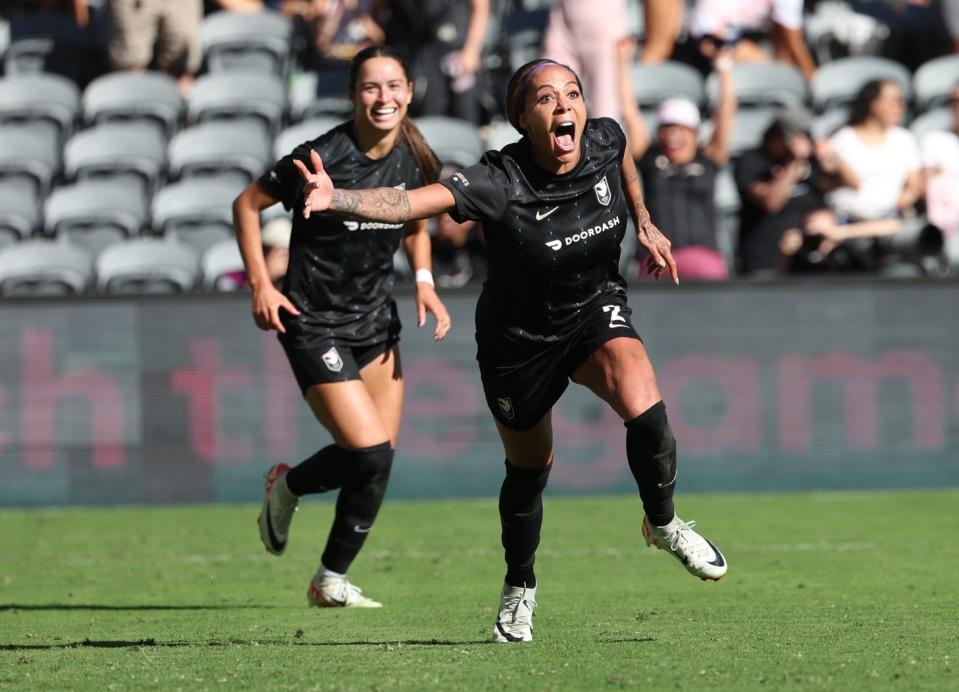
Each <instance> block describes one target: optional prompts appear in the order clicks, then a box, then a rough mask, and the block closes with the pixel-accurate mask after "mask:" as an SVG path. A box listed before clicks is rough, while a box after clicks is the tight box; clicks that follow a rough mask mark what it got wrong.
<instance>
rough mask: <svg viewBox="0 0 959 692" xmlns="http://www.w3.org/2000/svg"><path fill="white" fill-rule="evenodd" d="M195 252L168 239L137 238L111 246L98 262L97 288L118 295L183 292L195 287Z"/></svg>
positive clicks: (197, 269)
mask: <svg viewBox="0 0 959 692" xmlns="http://www.w3.org/2000/svg"><path fill="white" fill-rule="evenodd" d="M199 268H200V263H199V260H198V258H197V254H196V251H195V250H194V249H193V248H191V247H190V246H188V245H184V244H183V243H179V242H176V241H175V240H172V239H169V238H162V239H161V238H134V239H132V240H128V241H126V242H123V243H117V244H115V245H111V246H110V247H108V248H107V249H106V250H104V251H103V252H102V253H100V255H99V257H97V260H96V272H97V288H98V289H99V290H101V291H103V292H104V293H111V294H119V295H144V294H170V293H183V292H184V291H189V290H191V289H192V288H193V287H194V286H196V283H197V279H198V277H199Z"/></svg>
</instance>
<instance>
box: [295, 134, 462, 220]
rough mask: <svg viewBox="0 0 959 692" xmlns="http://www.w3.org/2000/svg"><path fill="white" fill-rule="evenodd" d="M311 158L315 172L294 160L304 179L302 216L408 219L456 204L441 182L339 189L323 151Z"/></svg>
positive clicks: (444, 210)
mask: <svg viewBox="0 0 959 692" xmlns="http://www.w3.org/2000/svg"><path fill="white" fill-rule="evenodd" d="M310 161H311V162H312V164H313V171H315V172H311V171H310V169H309V168H307V166H306V164H304V163H303V162H302V161H300V160H299V159H294V160H293V163H294V165H296V168H297V170H299V172H300V176H302V178H303V182H304V183H305V188H304V192H305V193H306V194H305V199H304V201H303V216H304V217H306V218H310V213H311V212H314V211H327V210H329V211H335V212H338V213H341V214H350V215H351V216H358V217H360V218H362V219H369V220H370V221H384V222H387V223H405V222H406V221H414V220H416V219H426V218H429V217H430V216H436V215H437V214H442V213H443V212H447V211H452V210H453V209H454V208H455V207H456V200H455V199H454V198H453V193H452V192H450V191H449V190H447V189H446V188H445V187H443V186H442V185H440V184H439V183H433V184H432V185H427V186H426V187H418V188H416V189H415V190H409V191H407V190H397V189H395V188H392V187H375V188H371V189H368V190H337V189H334V187H333V181H332V180H330V176H328V175H327V174H326V171H324V170H323V161H322V159H320V155H319V154H317V153H316V152H315V151H311V152H310Z"/></svg>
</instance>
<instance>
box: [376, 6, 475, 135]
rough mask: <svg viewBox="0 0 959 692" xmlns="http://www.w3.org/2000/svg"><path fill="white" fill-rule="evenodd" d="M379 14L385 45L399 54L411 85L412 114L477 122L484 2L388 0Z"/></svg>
mask: <svg viewBox="0 0 959 692" xmlns="http://www.w3.org/2000/svg"><path fill="white" fill-rule="evenodd" d="M385 10H386V11H385V14H384V16H385V21H384V28H385V30H386V39H387V42H388V43H390V45H394V46H398V47H401V48H402V50H404V52H405V53H406V55H407V60H408V63H409V65H410V68H411V69H412V71H413V81H414V82H415V83H416V85H417V86H416V100H415V101H414V103H413V104H412V106H411V110H412V111H413V112H414V114H415V115H417V116H419V115H447V116H452V117H454V118H462V119H463V120H468V121H470V122H473V123H477V124H478V123H479V122H480V114H481V112H480V85H479V82H480V80H481V79H482V66H483V47H484V43H485V41H486V28H487V26H488V25H489V17H490V0H469V2H467V1H466V0H394V1H393V2H391V3H389V5H388V6H387V7H386V8H385ZM421 84H422V85H423V87H422V88H421V86H420V85H421Z"/></svg>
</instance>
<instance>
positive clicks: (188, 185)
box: [152, 178, 243, 251]
mask: <svg viewBox="0 0 959 692" xmlns="http://www.w3.org/2000/svg"><path fill="white" fill-rule="evenodd" d="M242 189H243V185H241V184H237V182H236V181H235V180H232V179H230V178H225V179H223V178H210V179H201V180H187V181H183V182H179V183H175V184H173V185H168V186H167V187H165V188H163V189H162V190H160V191H159V192H158V193H157V194H156V196H155V197H154V198H153V205H152V219H153V220H152V227H153V231H154V232H155V233H159V234H163V235H167V236H174V237H176V238H177V239H178V240H180V241H181V242H184V243H187V244H189V245H192V246H193V247H195V248H197V249H198V250H200V251H202V250H205V249H206V248H208V247H210V245H213V244H214V243H216V242H218V241H220V240H225V239H227V238H232V237H233V200H234V199H235V198H236V196H237V195H238V194H239V193H240V191H241V190H242Z"/></svg>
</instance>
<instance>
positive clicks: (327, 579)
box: [306, 574, 383, 608]
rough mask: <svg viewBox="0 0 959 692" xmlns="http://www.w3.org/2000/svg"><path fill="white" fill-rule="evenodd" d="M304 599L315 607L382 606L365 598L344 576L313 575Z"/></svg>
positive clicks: (360, 590)
mask: <svg viewBox="0 0 959 692" xmlns="http://www.w3.org/2000/svg"><path fill="white" fill-rule="evenodd" d="M306 599H307V600H308V601H309V602H310V605H311V606H315V607H317V608H382V607H383V604H382V603H380V602H379V601H374V600H373V599H372V598H367V597H366V596H364V595H363V590H362V589H360V588H359V587H358V586H355V585H353V584H351V583H350V582H348V581H347V580H346V577H331V576H328V575H319V574H317V575H316V576H314V577H313V580H312V581H311V582H310V588H309V590H307V592H306Z"/></svg>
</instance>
